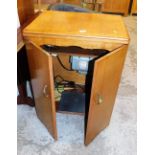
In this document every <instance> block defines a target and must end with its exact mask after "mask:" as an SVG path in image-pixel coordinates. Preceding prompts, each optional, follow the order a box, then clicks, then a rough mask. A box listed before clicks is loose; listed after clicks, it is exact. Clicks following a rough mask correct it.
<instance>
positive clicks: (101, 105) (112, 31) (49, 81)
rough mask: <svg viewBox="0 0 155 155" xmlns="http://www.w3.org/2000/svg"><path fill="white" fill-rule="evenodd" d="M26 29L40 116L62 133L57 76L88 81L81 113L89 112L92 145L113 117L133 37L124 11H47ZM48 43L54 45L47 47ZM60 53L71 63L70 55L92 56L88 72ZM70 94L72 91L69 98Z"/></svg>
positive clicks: (88, 135)
mask: <svg viewBox="0 0 155 155" xmlns="http://www.w3.org/2000/svg"><path fill="white" fill-rule="evenodd" d="M75 19H76V20H75ZM90 19H91V20H90ZM62 25H63V26H62ZM23 34H24V38H25V41H26V46H27V55H28V62H29V69H30V75H31V83H32V88H33V94H34V99H35V105H36V112H37V116H38V117H39V119H40V120H41V121H42V122H43V124H44V125H45V126H46V127H47V129H48V130H49V132H50V133H51V135H52V136H53V138H54V139H57V126H56V111H57V112H60V111H61V112H62V110H61V109H60V106H59V105H61V101H62V100H63V99H64V98H63V97H62V98H61V99H60V101H59V102H57V101H56V96H55V87H56V85H55V82H56V76H58V75H59V76H60V77H63V78H64V79H65V80H66V81H72V82H73V81H74V82H75V83H78V84H80V85H81V86H84V87H83V88H85V89H82V93H83V94H84V95H85V99H84V100H83V101H84V104H83V105H82V106H84V109H85V111H84V112H82V114H83V115H84V117H85V119H84V121H85V123H84V124H85V131H84V133H85V138H84V143H85V145H88V144H89V143H90V142H91V141H92V140H93V139H94V138H95V137H96V136H97V135H98V134H99V133H100V132H101V131H102V130H103V129H104V128H105V127H107V126H108V125H109V122H110V118H111V114H112V110H113V106H114V103H115V98H116V94H117V89H118V86H119V82H120V78H121V73H122V69H123V65H124V61H125V57H126V53H127V48H128V43H129V36H128V33H127V31H126V28H125V26H124V23H123V20H122V17H121V16H114V15H104V14H87V13H73V12H72V13H68V12H58V11H45V12H43V13H42V14H40V16H39V17H37V18H36V19H35V20H34V21H33V22H32V23H31V24H29V25H28V26H27V27H26V28H25V29H24V33H23ZM45 46H46V47H50V48H51V49H50V50H49V49H48V48H43V47H45ZM58 56H59V58H61V63H62V62H63V63H64V65H65V66H67V67H68V68H69V67H70V65H71V63H70V61H69V58H70V57H71V56H78V57H79V56H82V57H91V60H90V61H89V64H88V71H87V73H86V74H81V73H79V72H77V71H75V70H72V71H67V70H65V69H64V68H63V67H62V66H61V65H60V63H59V62H58V61H57V58H56V57H58ZM73 91H74V93H77V91H76V90H72V92H73ZM63 92H65V91H63ZM68 92H69V91H68ZM71 98H73V96H69V98H68V100H67V101H68V102H69V101H70V100H71ZM70 106H72V104H71V105H70ZM78 106H81V103H79V104H78ZM66 108H67V107H66ZM65 112H70V111H69V110H68V111H67V110H65ZM73 113H74V114H78V113H79V111H78V112H77V111H74V112H71V114H73ZM79 114H81V112H80V113H79ZM73 123H74V122H73Z"/></svg>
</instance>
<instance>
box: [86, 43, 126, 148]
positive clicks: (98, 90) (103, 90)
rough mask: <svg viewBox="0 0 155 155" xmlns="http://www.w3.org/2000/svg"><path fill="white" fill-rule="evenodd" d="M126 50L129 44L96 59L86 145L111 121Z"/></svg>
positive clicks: (87, 109) (87, 115)
mask: <svg viewBox="0 0 155 155" xmlns="http://www.w3.org/2000/svg"><path fill="white" fill-rule="evenodd" d="M126 51H127V45H123V46H122V47H120V48H118V49H116V50H114V51H112V52H110V53H109V54H107V55H105V56H102V57H100V58H98V59H96V60H95V61H94V65H93V75H92V85H91V88H90V90H91V92H90V101H89V102H86V114H85V145H88V144H89V143H90V142H91V141H92V140H93V139H94V138H95V137H96V136H97V135H98V134H99V133H100V131H102V130H103V129H104V128H105V127H106V126H107V125H108V124H109V122H110V117H111V114H112V110H113V106H114V102H115V97H116V94H117V89H118V86H119V82H120V78H121V73H122V68H123V65H124V60H125V56H126ZM88 78H90V77H88ZM86 81H87V80H86ZM87 103H88V104H89V105H87Z"/></svg>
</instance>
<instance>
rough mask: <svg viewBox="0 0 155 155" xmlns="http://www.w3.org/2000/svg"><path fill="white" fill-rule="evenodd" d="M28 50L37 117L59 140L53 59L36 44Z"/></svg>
mask: <svg viewBox="0 0 155 155" xmlns="http://www.w3.org/2000/svg"><path fill="white" fill-rule="evenodd" d="M26 48H27V56H28V63H29V70H30V76H31V85H32V90H33V96H34V100H35V108H36V113H37V116H38V117H39V119H40V120H41V121H42V123H43V124H44V125H45V126H46V127H47V129H48V131H49V132H50V133H51V134H52V136H53V138H54V139H55V140H57V129H56V110H55V101H54V82H53V67H52V57H51V56H50V55H49V54H48V53H47V52H45V51H44V50H43V49H42V48H40V47H39V46H37V45H35V44H34V43H27V44H26Z"/></svg>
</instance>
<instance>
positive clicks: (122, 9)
mask: <svg viewBox="0 0 155 155" xmlns="http://www.w3.org/2000/svg"><path fill="white" fill-rule="evenodd" d="M129 5H130V0H103V4H102V11H103V12H112V13H123V14H124V15H127V14H128V11H129Z"/></svg>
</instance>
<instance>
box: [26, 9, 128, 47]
mask: <svg viewBox="0 0 155 155" xmlns="http://www.w3.org/2000/svg"><path fill="white" fill-rule="evenodd" d="M34 35H39V36H48V37H49V36H52V35H54V36H60V37H78V38H79V37H82V38H87V39H88V38H91V39H92V38H96V39H103V40H113V41H115V40H117V42H120V43H126V44H128V40H129V36H128V32H127V30H126V27H125V25H124V22H123V19H122V17H121V16H119V15H107V14H106V15H105V14H97V13H77V12H62V11H45V12H43V13H41V14H40V15H39V16H38V17H37V18H36V19H35V20H34V21H33V22H32V23H31V24H29V25H28V26H27V27H26V28H25V29H24V36H34Z"/></svg>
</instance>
